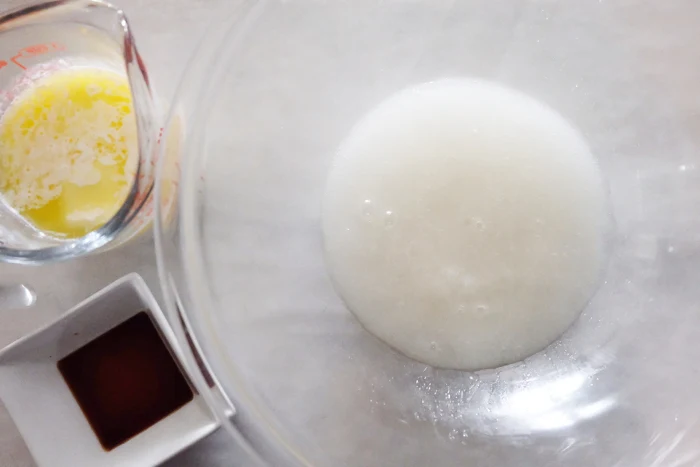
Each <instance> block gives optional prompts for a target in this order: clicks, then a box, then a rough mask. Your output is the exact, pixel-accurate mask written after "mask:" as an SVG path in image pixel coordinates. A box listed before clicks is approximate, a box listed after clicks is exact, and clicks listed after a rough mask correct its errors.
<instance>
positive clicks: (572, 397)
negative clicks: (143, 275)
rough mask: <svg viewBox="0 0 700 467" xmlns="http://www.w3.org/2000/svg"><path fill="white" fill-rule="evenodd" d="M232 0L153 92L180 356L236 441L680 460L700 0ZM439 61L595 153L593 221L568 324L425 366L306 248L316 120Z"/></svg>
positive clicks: (547, 461) (539, 465)
mask: <svg viewBox="0 0 700 467" xmlns="http://www.w3.org/2000/svg"><path fill="white" fill-rule="evenodd" d="M235 5H236V6H235V7H232V11H230V12H226V15H224V13H223V12H222V13H221V14H220V15H219V17H220V20H219V21H218V22H217V24H214V25H212V27H211V28H210V32H209V34H208V35H207V37H206V38H205V39H204V40H203V42H202V44H201V45H200V47H199V49H198V51H197V53H196V54H195V55H194V57H193V58H192V59H191V61H190V62H189V64H188V67H187V71H186V73H185V76H184V78H183V81H182V83H181V85H180V87H179V93H178V95H177V98H176V100H175V102H174V103H173V108H172V111H171V114H170V118H169V123H168V125H167V128H166V135H165V139H164V141H165V144H164V149H163V153H162V158H161V164H160V180H159V186H158V200H159V203H160V204H159V207H158V209H159V212H158V216H157V218H158V219H157V247H158V260H159V267H160V274H161V279H162V283H163V287H164V291H165V297H166V300H167V302H168V307H169V310H170V313H171V321H172V323H173V325H174V326H175V328H176V331H177V333H178V335H179V336H180V338H181V340H182V342H183V343H184V342H188V343H190V344H191V347H190V348H191V350H192V352H190V353H189V364H190V366H192V368H195V366H196V365H197V364H198V365H199V366H200V367H201V368H206V369H207V370H208V371H209V373H211V375H212V376H213V381H211V380H209V383H210V384H207V381H205V378H204V377H203V376H202V377H198V378H197V381H196V383H197V384H198V387H199V389H200V392H202V393H203V394H204V395H205V397H206V398H207V400H208V401H209V403H210V404H211V405H212V407H213V408H214V410H215V411H216V412H217V413H218V414H219V416H220V417H221V418H222V421H223V422H224V426H225V427H226V428H227V429H228V430H229V431H230V432H231V434H232V435H233V436H234V437H236V438H237V440H238V442H240V443H242V445H243V446H245V447H246V448H248V450H249V452H250V453H254V454H255V455H256V456H257V457H258V460H260V461H261V462H264V463H268V464H270V465H314V466H341V465H346V466H363V467H365V466H425V465H434V466H457V465H459V466H470V467H471V466H484V467H486V466H488V467H492V466H518V467H545V466H567V467H568V466H576V467H578V466H580V467H584V466H585V467H590V466H606V467H607V466H617V467H626V466H630V467H640V466H686V465H688V466H690V465H700V445H699V444H698V442H697V440H698V439H700V424H699V423H698V419H699V416H700V398H698V397H697V392H698V388H699V387H700V382H699V381H700V374H699V371H700V365H698V362H699V361H700V345H698V342H700V287H698V286H697V283H696V282H697V279H698V277H700V209H699V208H698V206H700V154H699V149H700V110H699V109H700V55H699V54H698V53H697V50H696V45H697V42H698V40H697V39H698V37H697V21H696V18H698V17H699V15H700V4H698V3H697V2H693V1H692V0H678V1H674V2H655V1H652V0H649V1H646V2H641V1H627V0H621V1H602V0H601V1H589V2H559V1H555V0H529V1H528V0H507V1H506V0H504V1H499V2H494V1H491V0H460V1H454V0H402V1H399V0H356V1H342V2H341V1H339V2H327V1H321V0H296V1H285V0H269V1H247V2H246V1H243V2H237V3H236V4H235ZM444 77H477V78H482V79H486V80H492V81H495V82H499V83H503V84H505V85H506V86H509V87H511V88H515V89H518V90H520V91H522V92H524V93H526V94H529V95H530V96H533V97H534V98H536V99H538V100H540V101H542V102H544V103H546V104H548V105H549V106H551V107H552V108H554V109H556V110H557V111H558V112H559V113H561V114H562V115H564V116H565V118H566V119H567V120H568V121H569V122H571V123H572V124H573V125H574V126H576V127H577V128H578V129H580V130H581V132H582V134H583V135H584V136H585V138H586V139H587V141H588V144H589V145H590V147H591V148H592V150H593V153H594V154H595V156H596V157H597V158H598V160H599V163H600V166H601V168H602V171H603V173H604V176H605V178H606V180H607V183H608V185H609V197H610V202H611V210H612V216H613V218H614V223H615V228H614V235H613V239H612V241H611V243H612V244H611V253H610V257H609V260H608V264H607V268H606V271H605V277H604V282H603V283H602V285H601V286H600V288H599V289H598V291H597V293H596V295H595V296H594V298H593V299H592V301H591V302H590V303H589V305H588V306H587V308H586V309H585V310H584V311H583V314H582V315H581V317H580V318H579V319H578V320H577V322H576V323H575V324H574V325H573V326H572V327H571V328H570V329H569V330H568V331H567V333H566V334H565V335H564V336H563V337H562V338H561V339H559V340H558V341H557V342H556V343H554V344H553V345H551V346H549V347H548V348H547V349H546V350H544V351H542V352H540V353H538V354H536V355H534V356H532V357H530V358H528V359H526V360H525V361H523V362H520V363H516V364H513V365H509V366H506V367H501V368H497V369H493V370H485V371H480V372H464V371H450V370H443V369H435V368H432V367H429V366H426V365H424V364H422V363H418V362H416V361H413V360H411V359H409V358H407V357H405V356H403V355H402V354H399V353H397V352H395V351H393V350H392V349H391V348H389V347H388V346H387V345H385V344H384V343H382V342H381V341H379V340H377V339H376V338H375V337H373V336H372V335H370V334H369V333H367V332H366V331H364V330H363V328H362V327H361V326H360V325H359V323H358V321H357V320H356V319H355V318H354V317H353V315H352V314H351V313H350V312H349V311H348V310H347V309H346V308H345V306H344V304H343V302H342V300H341V299H340V298H339V296H338V295H337V294H336V292H335V291H334V288H333V286H332V284H331V281H330V280H329V276H328V273H327V270H326V267H325V264H324V257H323V248H322V236H321V231H320V223H319V220H320V205H321V198H322V194H323V191H324V185H325V181H326V176H327V174H328V170H329V167H330V165H331V162H332V159H333V157H334V154H335V153H336V150H337V148H338V146H339V144H340V142H341V141H342V140H343V139H344V138H345V137H346V135H347V134H348V132H349V131H350V129H351V128H352V127H353V125H354V124H355V123H356V122H357V121H358V120H359V119H360V118H361V117H362V116H363V115H365V114H366V113H367V112H368V111H369V110H370V109H372V108H373V107H374V106H376V105H377V104H378V103H379V102H381V101H382V100H383V99H385V98H386V97H387V96H389V95H390V94H393V93H394V92H396V91H397V90H399V89H402V88H405V87H406V86H409V85H412V84H417V83H422V82H426V81H431V80H435V79H439V78H444ZM195 354H196V355H195ZM200 376H201V375H200ZM215 383H218V384H215ZM209 388H212V389H211V391H212V392H210V389H209ZM217 388H220V389H221V392H222V393H223V396H224V397H223V398H221V397H217V395H216V394H214V392H216V391H217ZM229 401H230V402H229ZM229 404H231V405H232V406H233V407H235V410H236V413H235V415H234V416H233V417H230V418H227V417H226V413H230V412H227V410H229V409H230V407H228V406H229Z"/></svg>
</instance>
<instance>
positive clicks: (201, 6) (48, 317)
mask: <svg viewBox="0 0 700 467" xmlns="http://www.w3.org/2000/svg"><path fill="white" fill-rule="evenodd" d="M236 1H237V0H113V3H115V4H117V5H119V6H120V7H122V9H123V10H124V11H125V12H126V14H127V17H128V18H129V20H130V22H131V26H132V29H133V31H134V34H135V36H136V41H137V46H138V48H139V50H140V51H141V54H142V56H143V58H144V60H145V62H146V64H147V66H148V69H149V71H150V74H151V78H152V80H153V83H154V88H155V89H156V91H157V93H158V95H159V97H160V98H161V100H162V101H163V102H164V103H165V105H164V107H165V106H167V103H168V102H169V101H170V100H171V98H172V96H173V94H174V92H175V87H176V86H177V82H178V79H179V76H180V74H181V72H182V71H183V70H184V68H185V65H186V63H187V61H188V59H189V56H190V54H191V53H192V51H193V50H194V48H195V47H196V45H197V42H198V40H199V38H200V37H201V35H202V34H203V33H204V31H205V30H206V27H207V24H208V23H209V22H210V21H211V18H212V17H214V15H215V13H216V12H217V11H220V10H221V9H222V8H224V7H225V5H228V7H230V6H232V5H235V3H236ZM30 2H32V0H4V1H3V2H2V5H0V13H1V12H3V11H5V10H9V9H12V8H15V7H17V6H21V5H23V4H28V3H30ZM133 271H136V272H138V273H139V274H141V275H142V276H143V278H144V279H145V280H146V282H147V283H148V285H149V287H150V288H151V290H152V291H153V292H154V294H155V295H156V297H158V298H160V295H161V292H160V285H159V284H158V278H157V272H156V264H155V252H154V246H153V239H152V237H151V236H150V235H148V236H147V238H144V239H141V240H138V241H136V242H135V243H132V244H131V245H127V246H125V247H123V248H119V249H117V250H116V251H111V252H107V253H104V254H100V255H96V256H92V257H88V258H84V259H81V260H77V261H73V262H68V263H64V264H57V265H50V266H43V267H22V266H11V265H4V264H0V284H4V283H8V284H10V283H24V284H27V285H30V286H31V287H32V288H34V290H35V291H36V292H37V296H38V300H37V303H36V304H35V305H34V306H33V307H32V308H29V309H24V310H6V309H3V310H0V348H2V347H4V346H6V345H7V344H9V343H10V342H12V341H14V340H16V339H19V338H20V337H22V336H24V335H25V334H28V333H30V332H32V331H34V330H35V329H37V328H39V327H41V326H42V325H44V324H46V323H48V322H50V321H52V320H53V319H54V318H56V317H57V316H58V315H60V314H61V313H62V312H64V311H66V310H67V309H69V308H70V307H72V306H73V305H75V304H77V303H78V302H80V301H81V300H83V299H84V298H87V297H88V296H90V295H91V294H93V293H94V292H96V291H97V290H99V289H101V288H102V287H104V286H106V285H107V284H109V283H110V282H112V281H114V280H115V279H117V278H119V277H121V276H122V275H124V274H127V273H129V272H133ZM232 444H233V443H232V441H231V439H230V437H229V436H228V434H226V433H225V432H224V431H223V430H219V431H218V432H216V433H214V434H213V435H211V436H210V437H209V438H207V439H205V440H204V441H202V442H200V443H199V444H197V445H195V446H194V447H192V448H190V449H189V450H188V451H186V452H184V453H182V454H181V455H179V456H177V457H176V458H174V459H172V460H171V461H169V462H167V463H166V465H168V466H171V467H176V466H188V467H189V466H200V465H201V466H205V465H206V466H219V465H221V466H223V465H227V466H230V465H242V464H243V462H241V461H240V459H241V457H240V455H239V453H237V451H236V448H235V447H234V446H233V445H232ZM34 465H35V464H34V461H33V460H32V457H31V455H30V453H29V451H28V450H27V447H26V445H25V444H24V441H23V440H22V438H21V436H20V434H19V433H18V432H17V429H16V428H15V425H14V424H13V422H12V420H11V419H10V416H9V415H8V413H7V411H6V410H5V408H4V406H3V405H2V403H1V402H0V466H2V467H30V466H34Z"/></svg>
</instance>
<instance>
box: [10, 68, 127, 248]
mask: <svg viewBox="0 0 700 467" xmlns="http://www.w3.org/2000/svg"><path fill="white" fill-rule="evenodd" d="M137 153H138V140H137V134H136V120H135V117H134V112H133V104H132V101H131V92H130V90H129V83H128V80H127V78H126V76H123V75H120V74H117V73H114V72H110V71H106V70H102V69H96V68H75V69H69V70H63V71H60V72H56V73H54V74H53V75H50V76H47V77H45V78H42V79H41V80H39V81H38V82H37V83H35V85H34V86H32V88H31V89H28V90H27V91H25V92H24V93H23V94H22V95H20V96H19V97H18V98H17V99H15V101H13V102H12V104H11V105H10V107H9V108H8V109H7V111H6V112H5V114H4V115H3V117H2V119H1V120H0V193H2V195H3V197H4V198H5V201H6V202H7V203H8V204H9V205H10V206H12V207H13V208H14V209H15V210H16V211H17V212H19V213H20V214H21V215H22V216H23V217H24V218H25V219H26V220H28V221H29V222H30V223H31V224H32V225H34V226H35V227H36V228H37V229H39V230H41V231H43V232H45V233H47V234H50V235H52V236H56V237H60V238H75V237H80V236H82V235H85V234H87V233H89V232H91V231H93V230H95V229H97V228H99V227H100V226H102V225H104V224H105V223H106V222H107V221H108V220H109V219H110V218H111V217H112V216H113V215H114V214H115V213H116V212H117V210H118V209H119V207H120V206H121V205H122V204H123V202H124V200H125V199H126V196H127V195H128V193H129V189H130V187H131V184H132V182H133V178H134V171H135V165H136V160H137V157H136V155H137Z"/></svg>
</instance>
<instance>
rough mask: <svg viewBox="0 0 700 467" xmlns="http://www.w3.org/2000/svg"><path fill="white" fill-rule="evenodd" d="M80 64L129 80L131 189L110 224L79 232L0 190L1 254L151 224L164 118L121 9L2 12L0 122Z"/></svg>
mask: <svg viewBox="0 0 700 467" xmlns="http://www.w3.org/2000/svg"><path fill="white" fill-rule="evenodd" d="M78 67H90V68H97V69H101V70H108V71H111V72H116V73H117V74H120V75H123V76H125V77H126V78H127V79H128V86H129V92H130V94H131V100H132V109H133V110H132V111H133V113H134V117H135V121H136V133H137V141H138V143H137V148H138V149H137V151H136V152H137V154H128V155H127V157H128V158H129V160H130V161H133V162H132V163H131V164H132V165H131V166H130V170H129V172H128V174H129V175H125V176H126V177H131V174H133V180H130V183H129V188H128V193H127V195H126V197H125V199H124V201H123V203H122V204H121V206H119V207H118V208H117V209H116V212H115V214H114V215H113V216H112V217H111V218H110V219H109V220H108V221H107V222H106V223H104V224H103V225H101V226H98V227H97V228H95V229H94V230H92V231H89V232H88V233H87V234H85V235H83V236H80V237H78V238H64V237H61V236H56V235H52V234H50V233H47V232H45V231H42V230H40V229H39V228H37V227H35V226H34V225H33V224H32V223H31V222H30V221H29V220H28V219H27V218H25V217H23V216H22V215H20V213H19V211H18V210H17V209H15V208H14V207H13V206H11V205H10V204H9V203H8V202H7V200H6V199H5V198H4V197H3V196H2V193H0V261H4V262H14V263H40V262H46V261H54V260H64V259H69V258H72V257H76V256H79V255H82V254H85V253H89V252H91V251H94V250H96V249H99V248H103V247H106V246H109V247H113V246H116V245H119V244H121V243H123V242H125V241H126V240H128V239H130V238H132V237H134V236H135V235H136V234H138V233H139V232H141V231H143V230H144V229H145V228H146V227H148V226H149V225H150V220H151V217H152V205H151V204H152V203H151V199H152V198H151V191H152V188H153V184H154V170H153V166H154V163H155V161H154V157H153V154H154V150H155V145H156V141H157V137H158V129H159V125H158V123H157V121H156V116H155V112H154V105H153V99H152V95H151V89H150V83H149V78H148V74H147V72H146V68H145V66H144V64H143V61H142V60H141V57H140V55H139V53H138V51H137V49H136V45H135V43H134V38H133V35H132V33H131V30H130V27H129V24H128V22H127V19H126V18H125V16H124V14H123V12H122V11H121V10H119V9H118V8H116V7H114V6H113V5H110V4H109V3H106V2H102V1H99V0H55V1H50V2H43V3H38V4H34V5H32V6H28V7H23V8H21V9H17V10H14V11H10V12H8V13H5V14H3V15H0V127H1V126H2V117H3V115H4V114H5V113H6V112H7V111H8V109H9V108H11V106H12V104H13V102H15V101H16V99H17V98H18V97H19V96H22V94H23V93H24V92H25V91H27V90H30V89H32V87H33V86H36V84H37V83H38V82H39V81H40V80H42V79H44V78H46V77H49V76H51V75H52V74H54V73H56V72H60V71H63V70H71V69H73V68H78ZM0 151H2V145H1V144H0ZM0 156H2V154H0ZM1 175H2V174H0V176H1Z"/></svg>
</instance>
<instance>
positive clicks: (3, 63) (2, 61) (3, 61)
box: [0, 60, 8, 70]
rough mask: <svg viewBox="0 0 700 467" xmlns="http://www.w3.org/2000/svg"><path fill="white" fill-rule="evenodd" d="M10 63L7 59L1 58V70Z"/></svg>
mask: <svg viewBox="0 0 700 467" xmlns="http://www.w3.org/2000/svg"><path fill="white" fill-rule="evenodd" d="M7 65H8V63H7V62H6V61H5V60H0V70H2V69H3V68H5V67H6V66H7Z"/></svg>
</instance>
